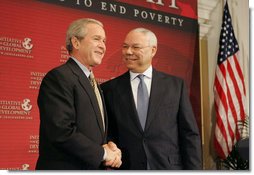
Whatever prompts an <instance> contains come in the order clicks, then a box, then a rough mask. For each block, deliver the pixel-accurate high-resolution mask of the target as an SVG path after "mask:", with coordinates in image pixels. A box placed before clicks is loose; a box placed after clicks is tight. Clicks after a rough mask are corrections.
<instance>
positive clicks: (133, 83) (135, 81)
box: [130, 66, 153, 108]
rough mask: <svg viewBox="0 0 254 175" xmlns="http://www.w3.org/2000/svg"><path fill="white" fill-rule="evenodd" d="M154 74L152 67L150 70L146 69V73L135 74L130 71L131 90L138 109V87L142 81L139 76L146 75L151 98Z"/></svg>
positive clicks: (145, 78)
mask: <svg viewBox="0 0 254 175" xmlns="http://www.w3.org/2000/svg"><path fill="white" fill-rule="evenodd" d="M152 72H153V68H152V66H150V67H149V68H148V69H146V71H145V72H143V73H134V72H131V71H130V82H131V89H132V94H133V97H134V101H135V105H136V108H137V96H138V85H139V81H140V80H139V78H138V77H137V76H138V75H139V74H143V75H145V76H144V82H145V84H146V87H147V91H148V96H149V97H150V91H151V84H152Z"/></svg>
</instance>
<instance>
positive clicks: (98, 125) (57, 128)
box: [36, 59, 107, 170]
mask: <svg viewBox="0 0 254 175" xmlns="http://www.w3.org/2000/svg"><path fill="white" fill-rule="evenodd" d="M38 106H39V110H40V140H39V141H40V142H39V158H38V161H37V165H36V169H53V170H63V169H67V170H68V169H69V170H75V169H76V170H80V169H100V168H101V161H102V159H103V154H104V150H103V148H102V146H101V145H102V144H104V143H105V141H106V133H105V132H104V130H103V124H102V120H101V116H100V111H99V106H98V103H97V99H96V96H95V93H94V91H93V89H92V86H91V84H90V82H89V80H88V78H87V77H86V75H85V74H84V73H83V71H82V70H81V69H80V68H79V66H78V65H77V64H76V62H75V61H73V60H72V59H69V60H68V61H67V63H66V64H63V65H61V66H59V67H57V68H55V69H53V70H51V71H50V72H49V73H47V75H46V76H45V77H44V79H43V81H42V84H41V87H40V91H39V96H38ZM104 111H106V109H105V110H104ZM105 123H106V124H107V115H106V114H105ZM106 126H107V125H106Z"/></svg>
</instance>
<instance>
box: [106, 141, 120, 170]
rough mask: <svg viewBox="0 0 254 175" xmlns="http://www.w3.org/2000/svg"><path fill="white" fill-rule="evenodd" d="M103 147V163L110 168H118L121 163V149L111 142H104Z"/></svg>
mask: <svg viewBox="0 0 254 175" xmlns="http://www.w3.org/2000/svg"><path fill="white" fill-rule="evenodd" d="M103 148H104V149H105V150H106V151H107V154H106V158H105V161H104V165H105V166H110V167H112V168H119V167H120V166H121V165H122V160H121V159H122V153H121V150H120V149H119V148H117V146H116V144H115V143H113V142H108V144H104V145H103Z"/></svg>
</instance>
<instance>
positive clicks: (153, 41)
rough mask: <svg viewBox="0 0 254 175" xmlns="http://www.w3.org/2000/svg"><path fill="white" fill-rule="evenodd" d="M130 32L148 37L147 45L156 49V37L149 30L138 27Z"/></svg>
mask: <svg viewBox="0 0 254 175" xmlns="http://www.w3.org/2000/svg"><path fill="white" fill-rule="evenodd" d="M130 32H140V33H143V34H144V35H146V36H148V37H149V45H150V46H156V47H157V37H156V35H155V34H154V33H153V32H152V31H151V30H149V29H146V28H142V27H139V28H135V29H133V30H131V31H130Z"/></svg>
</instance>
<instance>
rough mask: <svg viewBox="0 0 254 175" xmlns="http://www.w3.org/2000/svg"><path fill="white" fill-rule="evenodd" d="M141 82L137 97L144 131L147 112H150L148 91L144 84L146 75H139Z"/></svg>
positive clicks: (139, 115)
mask: <svg viewBox="0 0 254 175" xmlns="http://www.w3.org/2000/svg"><path fill="white" fill-rule="evenodd" d="M137 77H138V78H139V80H140V82H139V85H138V95H137V112H138V117H139V121H140V124H141V126H142V128H143V130H144V128H145V124H146V117H147V110H148V102H149V97H148V91H147V87H146V84H145V82H144V75H143V74H139V75H138V76H137Z"/></svg>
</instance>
